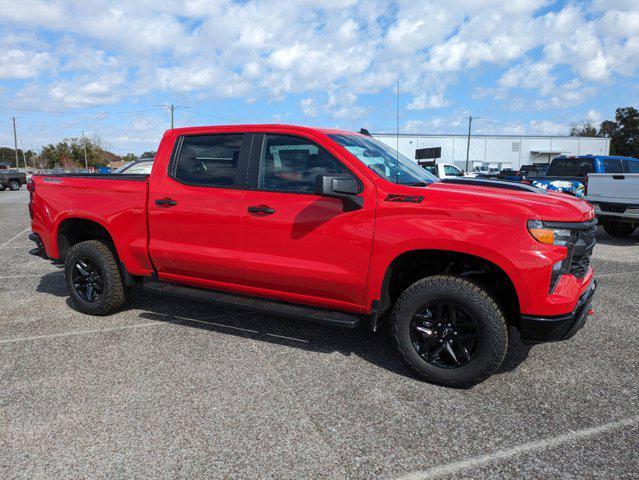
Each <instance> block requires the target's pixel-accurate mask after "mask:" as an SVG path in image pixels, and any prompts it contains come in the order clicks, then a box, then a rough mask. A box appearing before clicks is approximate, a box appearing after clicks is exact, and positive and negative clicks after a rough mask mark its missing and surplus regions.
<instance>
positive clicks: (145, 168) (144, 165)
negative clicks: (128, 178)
mask: <svg viewBox="0 0 639 480" xmlns="http://www.w3.org/2000/svg"><path fill="white" fill-rule="evenodd" d="M153 160H155V159H153V158H148V159H147V158H145V159H140V160H133V161H132V162H129V163H126V164H124V165H122V166H121V167H120V168H118V169H117V170H115V171H114V172H113V173H114V174H118V173H126V174H129V175H131V174H142V175H149V174H150V173H151V169H152V168H153Z"/></svg>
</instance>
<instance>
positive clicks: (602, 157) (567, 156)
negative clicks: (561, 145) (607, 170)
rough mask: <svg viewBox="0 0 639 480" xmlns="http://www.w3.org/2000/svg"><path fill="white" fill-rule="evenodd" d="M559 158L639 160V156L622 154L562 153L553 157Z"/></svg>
mask: <svg viewBox="0 0 639 480" xmlns="http://www.w3.org/2000/svg"><path fill="white" fill-rule="evenodd" d="M557 158H562V159H563V158H568V159H571V158H575V159H584V158H598V159H601V160H603V159H608V158H612V159H616V160H633V161H635V162H638V161H639V158H634V157H623V156H620V155H560V156H558V157H555V158H553V160H555V159H557Z"/></svg>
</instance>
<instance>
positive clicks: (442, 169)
mask: <svg viewBox="0 0 639 480" xmlns="http://www.w3.org/2000/svg"><path fill="white" fill-rule="evenodd" d="M422 167H423V168H424V169H425V170H426V171H428V172H430V173H432V174H433V175H435V176H436V177H438V178H455V177H463V176H465V174H464V171H463V170H462V169H461V168H459V167H456V166H455V165H452V164H450V163H430V164H426V165H422Z"/></svg>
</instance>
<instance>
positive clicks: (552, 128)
mask: <svg viewBox="0 0 639 480" xmlns="http://www.w3.org/2000/svg"><path fill="white" fill-rule="evenodd" d="M569 129H570V127H569V126H568V125H566V124H563V123H556V122H553V121H551V120H541V121H538V120H531V121H530V124H529V128H528V130H529V131H530V133H536V134H540V135H567V134H568V131H569Z"/></svg>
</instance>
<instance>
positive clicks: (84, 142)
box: [82, 130, 89, 171]
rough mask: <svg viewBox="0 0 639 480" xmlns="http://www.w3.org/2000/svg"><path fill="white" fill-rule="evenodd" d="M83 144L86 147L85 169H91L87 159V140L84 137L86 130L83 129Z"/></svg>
mask: <svg viewBox="0 0 639 480" xmlns="http://www.w3.org/2000/svg"><path fill="white" fill-rule="evenodd" d="M82 146H83V147H84V169H85V170H87V171H89V162H88V161H87V141H86V139H85V138H84V130H82Z"/></svg>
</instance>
